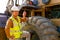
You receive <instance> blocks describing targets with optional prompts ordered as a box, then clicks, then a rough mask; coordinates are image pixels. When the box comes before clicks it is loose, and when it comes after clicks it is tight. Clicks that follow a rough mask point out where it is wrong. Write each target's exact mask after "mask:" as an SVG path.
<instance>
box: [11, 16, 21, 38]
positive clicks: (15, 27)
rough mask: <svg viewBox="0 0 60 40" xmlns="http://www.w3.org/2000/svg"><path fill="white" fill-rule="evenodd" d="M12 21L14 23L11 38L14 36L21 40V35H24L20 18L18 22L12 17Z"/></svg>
mask: <svg viewBox="0 0 60 40" xmlns="http://www.w3.org/2000/svg"><path fill="white" fill-rule="evenodd" d="M10 19H11V20H12V21H13V28H10V36H12V35H13V36H14V37H15V38H20V34H22V31H20V30H21V27H22V26H21V23H20V18H19V17H17V19H18V21H16V20H15V19H14V18H13V17H12V16H11V17H10Z"/></svg>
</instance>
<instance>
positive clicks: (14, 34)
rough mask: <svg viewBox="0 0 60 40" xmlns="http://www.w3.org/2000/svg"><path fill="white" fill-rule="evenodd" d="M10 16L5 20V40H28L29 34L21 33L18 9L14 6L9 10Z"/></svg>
mask: <svg viewBox="0 0 60 40" xmlns="http://www.w3.org/2000/svg"><path fill="white" fill-rule="evenodd" d="M11 11H12V15H11V17H10V18H9V19H8V20H7V23H6V26H5V33H6V35H7V38H8V39H9V40H20V39H21V38H22V37H26V40H30V33H29V32H27V31H21V30H20V29H21V28H22V26H21V23H20V22H21V18H20V17H19V16H18V15H19V8H18V7H16V6H13V7H12V8H11Z"/></svg>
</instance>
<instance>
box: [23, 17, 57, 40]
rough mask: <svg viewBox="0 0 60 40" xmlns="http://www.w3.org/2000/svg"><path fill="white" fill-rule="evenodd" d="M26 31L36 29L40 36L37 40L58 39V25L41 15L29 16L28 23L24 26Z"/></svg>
mask: <svg viewBox="0 0 60 40" xmlns="http://www.w3.org/2000/svg"><path fill="white" fill-rule="evenodd" d="M23 30H26V31H29V32H31V31H35V32H36V33H37V35H38V37H39V39H37V40H58V32H57V31H56V26H54V25H53V24H52V22H51V21H50V20H49V19H47V18H43V17H40V16H37V17H29V19H28V23H27V25H25V27H23Z"/></svg>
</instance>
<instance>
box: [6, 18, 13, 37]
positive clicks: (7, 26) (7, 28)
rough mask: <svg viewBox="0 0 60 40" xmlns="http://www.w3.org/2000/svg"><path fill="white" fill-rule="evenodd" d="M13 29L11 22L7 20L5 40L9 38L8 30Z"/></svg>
mask: <svg viewBox="0 0 60 40" xmlns="http://www.w3.org/2000/svg"><path fill="white" fill-rule="evenodd" d="M11 27H13V22H12V20H10V19H8V20H7V22H6V26H5V33H6V36H7V38H10V28H11Z"/></svg>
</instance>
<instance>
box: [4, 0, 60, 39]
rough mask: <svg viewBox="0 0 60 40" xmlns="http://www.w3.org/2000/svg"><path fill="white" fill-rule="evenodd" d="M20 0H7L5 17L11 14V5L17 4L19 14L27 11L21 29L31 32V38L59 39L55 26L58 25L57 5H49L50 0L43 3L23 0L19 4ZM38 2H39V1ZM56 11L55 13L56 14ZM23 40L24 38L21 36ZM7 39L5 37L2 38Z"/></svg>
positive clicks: (35, 0) (59, 21) (36, 0)
mask: <svg viewBox="0 0 60 40" xmlns="http://www.w3.org/2000/svg"><path fill="white" fill-rule="evenodd" d="M19 1H20V0H9V1H8V4H7V7H6V11H5V14H6V17H7V19H8V18H9V17H10V16H11V14H10V13H11V10H10V9H11V8H12V6H14V5H15V6H17V7H19V9H20V12H19V13H20V14H19V16H20V17H22V12H23V11H24V10H26V11H27V17H28V21H27V22H26V23H27V24H25V26H24V27H23V28H22V30H26V31H29V32H30V33H31V40H59V38H58V36H59V33H58V32H57V26H60V24H59V23H60V19H59V17H60V14H59V10H57V9H59V5H57V4H55V5H50V4H48V3H50V0H49V1H48V2H47V3H45V2H46V1H45V2H44V1H43V2H44V3H45V4H44V5H40V6H39V4H40V3H41V2H40V0H34V1H31V0H23V1H22V4H21V5H19ZM39 2H40V3H39ZM56 12H57V14H56ZM22 39H23V40H25V39H24V38H22ZM4 40H7V39H4Z"/></svg>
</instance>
